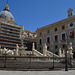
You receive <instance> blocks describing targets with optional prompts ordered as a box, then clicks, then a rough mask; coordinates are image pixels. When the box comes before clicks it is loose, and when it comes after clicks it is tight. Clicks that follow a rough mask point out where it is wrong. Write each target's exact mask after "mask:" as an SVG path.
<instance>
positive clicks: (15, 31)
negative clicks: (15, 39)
mask: <svg viewBox="0 0 75 75" xmlns="http://www.w3.org/2000/svg"><path fill="white" fill-rule="evenodd" d="M1 30H3V31H7V32H10V30H8V29H2V28H1ZM11 32H13V33H16V34H20V31H19V32H16V31H11Z"/></svg>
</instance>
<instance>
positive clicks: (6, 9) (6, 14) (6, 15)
mask: <svg viewBox="0 0 75 75" xmlns="http://www.w3.org/2000/svg"><path fill="white" fill-rule="evenodd" d="M0 18H8V19H11V20H14V17H13V15H12V14H11V13H10V11H9V6H8V4H7V5H5V6H4V10H3V11H2V12H1V13H0Z"/></svg>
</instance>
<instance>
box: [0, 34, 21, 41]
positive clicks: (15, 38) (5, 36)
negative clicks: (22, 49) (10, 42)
mask: <svg viewBox="0 0 75 75" xmlns="http://www.w3.org/2000/svg"><path fill="white" fill-rule="evenodd" d="M1 36H2V37H4V38H11V39H14V40H20V38H17V37H12V36H7V35H1V34H0V37H1Z"/></svg>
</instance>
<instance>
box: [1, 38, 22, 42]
mask: <svg viewBox="0 0 75 75" xmlns="http://www.w3.org/2000/svg"><path fill="white" fill-rule="evenodd" d="M0 40H5V41H9V42H13V41H15V42H16V43H21V41H19V40H11V39H8V38H5V39H3V38H1V37H0Z"/></svg>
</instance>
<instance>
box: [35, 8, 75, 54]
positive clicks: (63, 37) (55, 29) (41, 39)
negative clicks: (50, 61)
mask: <svg viewBox="0 0 75 75" xmlns="http://www.w3.org/2000/svg"><path fill="white" fill-rule="evenodd" d="M67 13H68V18H66V19H63V20H61V21H58V22H55V23H53V24H49V25H47V26H44V27H42V28H37V31H36V32H37V48H38V51H40V52H42V48H43V45H44V44H45V43H46V45H47V50H49V51H51V52H55V53H56V54H58V52H59V49H60V48H61V49H62V50H64V48H65V42H67V43H68V44H69V42H72V43H73V53H74V55H75V15H73V9H71V8H69V10H68V11H67Z"/></svg>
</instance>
